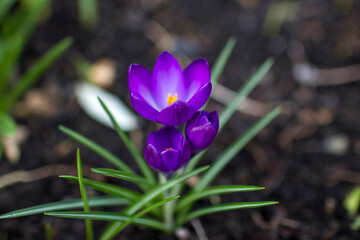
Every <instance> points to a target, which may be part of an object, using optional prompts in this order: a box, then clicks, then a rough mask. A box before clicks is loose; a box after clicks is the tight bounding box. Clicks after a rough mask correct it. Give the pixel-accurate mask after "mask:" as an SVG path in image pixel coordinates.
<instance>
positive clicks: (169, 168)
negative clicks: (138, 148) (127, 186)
mask: <svg viewBox="0 0 360 240" xmlns="http://www.w3.org/2000/svg"><path fill="white" fill-rule="evenodd" d="M190 154H191V146H190V143H189V142H188V141H187V140H186V139H185V138H184V137H183V135H182V134H181V132H179V131H178V130H177V129H176V128H174V127H170V126H167V127H163V128H161V129H160V130H158V131H156V132H151V133H150V135H149V138H148V141H147V145H146V147H145V150H144V155H145V159H146V161H147V162H148V163H149V165H150V166H151V167H152V168H154V169H156V170H158V171H161V172H164V173H167V172H174V171H176V170H177V169H179V168H181V167H182V166H184V165H185V164H186V163H187V162H188V161H189V159H190Z"/></svg>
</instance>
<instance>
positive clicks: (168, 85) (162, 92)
mask: <svg viewBox="0 0 360 240" xmlns="http://www.w3.org/2000/svg"><path fill="white" fill-rule="evenodd" d="M128 84H129V89H130V101H131V103H132V105H133V107H134V108H135V110H136V111H137V112H138V113H139V114H140V115H141V116H143V117H144V118H146V119H148V120H151V121H154V122H158V123H161V124H163V125H165V126H164V127H163V128H161V129H160V130H158V131H157V132H152V133H150V135H149V138H148V141H147V146H146V147H145V150H144V155H145V159H146V160H147V162H148V163H149V165H150V166H151V167H152V168H154V169H156V170H158V171H161V172H174V171H176V170H177V169H179V168H181V167H183V166H185V165H186V163H187V162H188V161H189V159H190V156H191V151H192V150H196V151H198V150H203V149H205V148H207V147H208V146H209V145H210V144H211V142H212V141H213V140H214V138H215V136H216V134H217V132H218V128H219V118H218V115H217V113H216V112H211V113H208V112H206V111H198V110H199V109H200V108H201V107H202V106H203V105H204V104H205V103H206V102H207V100H208V98H209V96H210V93H211V88H212V86H211V81H210V69H209V65H208V63H207V61H206V60H205V59H204V58H201V59H198V60H196V61H194V62H192V63H191V64H190V65H189V66H188V67H187V68H186V69H185V70H184V71H183V70H182V68H181V66H180V64H179V63H178V61H177V60H176V59H175V58H174V57H173V56H172V55H171V54H170V53H168V52H163V53H162V54H160V56H159V57H158V59H157V61H156V63H155V67H154V70H153V72H152V73H151V72H150V71H149V70H148V69H147V68H145V67H143V66H141V65H138V64H131V65H130V68H129V72H128ZM183 123H186V128H185V137H184V136H183V135H182V133H181V132H180V131H179V130H177V129H176V128H175V126H178V125H181V124H183Z"/></svg>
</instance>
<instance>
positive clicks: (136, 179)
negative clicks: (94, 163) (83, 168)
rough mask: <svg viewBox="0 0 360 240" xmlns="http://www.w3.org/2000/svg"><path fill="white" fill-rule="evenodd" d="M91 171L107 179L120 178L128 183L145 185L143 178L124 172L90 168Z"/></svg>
mask: <svg viewBox="0 0 360 240" xmlns="http://www.w3.org/2000/svg"><path fill="white" fill-rule="evenodd" d="M91 171H93V172H94V173H98V174H101V175H104V176H108V177H115V178H120V179H123V180H126V181H129V182H134V183H138V184H147V182H146V181H145V180H144V178H142V177H139V176H137V175H135V174H133V173H129V172H125V171H119V170H115V169H110V168H92V169H91Z"/></svg>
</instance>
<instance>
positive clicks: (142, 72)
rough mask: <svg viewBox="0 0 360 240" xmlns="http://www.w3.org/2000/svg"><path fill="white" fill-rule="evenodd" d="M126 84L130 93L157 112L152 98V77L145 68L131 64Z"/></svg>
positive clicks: (156, 106)
mask: <svg viewBox="0 0 360 240" xmlns="http://www.w3.org/2000/svg"><path fill="white" fill-rule="evenodd" d="M128 84H129V89H130V92H135V93H137V94H139V95H141V97H142V98H143V99H144V100H145V101H146V102H148V103H149V104H150V105H151V106H152V107H153V108H155V109H157V110H159V107H158V105H157V103H156V102H155V100H154V96H153V88H152V75H151V72H150V71H149V70H148V69H147V68H145V67H143V66H141V65H138V64H131V65H130V67H129V71H128Z"/></svg>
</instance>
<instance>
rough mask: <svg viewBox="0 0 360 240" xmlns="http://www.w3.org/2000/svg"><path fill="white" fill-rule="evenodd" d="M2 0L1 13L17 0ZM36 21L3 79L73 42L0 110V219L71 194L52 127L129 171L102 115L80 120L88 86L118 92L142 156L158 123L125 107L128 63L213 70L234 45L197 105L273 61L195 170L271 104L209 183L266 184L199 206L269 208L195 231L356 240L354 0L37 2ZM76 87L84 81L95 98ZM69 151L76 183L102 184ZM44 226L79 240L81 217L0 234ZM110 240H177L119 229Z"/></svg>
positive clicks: (359, 114)
mask: <svg viewBox="0 0 360 240" xmlns="http://www.w3.org/2000/svg"><path fill="white" fill-rule="evenodd" d="M2 1H4V0H2ZM42 1H43V0H42ZM12 2H15V3H14V4H13V5H11V7H10V10H9V12H8V13H7V14H9V16H11V15H12V14H13V15H14V14H15V13H16V12H17V9H18V8H21V3H19V2H26V0H23V1H12ZM37 16H39V19H38V20H37V21H36V25H35V27H34V30H33V31H32V33H31V34H29V38H28V41H27V43H26V44H24V47H23V49H22V53H21V55H20V57H19V59H18V64H17V67H16V68H14V71H13V72H14V73H13V74H12V75H10V76H14V75H19V74H21V73H23V72H25V70H26V69H28V68H29V67H30V66H32V64H33V63H34V62H35V61H36V60H37V59H39V58H40V56H42V55H43V54H44V53H45V52H46V51H47V50H48V49H50V48H51V47H52V46H54V45H55V44H56V43H57V42H59V41H60V40H62V39H63V38H65V37H67V36H71V37H72V38H73V43H72V45H71V46H70V47H69V49H68V50H67V51H65V52H64V54H63V55H62V56H61V57H59V58H58V59H57V60H56V61H55V62H54V63H53V64H52V65H51V67H49V68H48V69H47V71H46V72H45V73H44V74H42V76H41V77H39V81H37V83H36V84H34V85H33V86H32V87H31V88H29V89H28V90H27V91H25V92H24V94H23V95H22V96H21V97H20V98H19V99H18V101H17V102H16V104H14V105H13V107H12V108H11V111H10V114H11V116H12V117H13V118H14V119H15V121H16V123H17V125H18V127H17V132H16V136H15V138H13V139H5V137H4V138H3V139H2V141H3V146H4V151H3V152H4V153H3V157H2V159H1V161H0V213H5V212H8V211H12V210H16V209H19V208H24V207H28V206H32V205H36V204H40V203H46V202H50V201H58V200H64V199H71V198H75V197H79V196H80V193H79V190H78V187H77V186H76V185H73V184H70V183H68V182H67V181H65V180H63V179H59V178H58V177H57V175H60V174H75V173H76V164H75V163H76V159H75V157H76V156H75V151H76V147H78V146H79V144H78V143H75V142H73V141H71V140H70V139H69V138H68V137H67V136H65V135H64V134H63V133H61V132H60V131H59V130H58V126H59V125H64V126H66V127H69V128H71V129H74V130H76V131H78V132H79V133H81V134H84V135H85V136H87V137H89V138H90V139H92V140H94V141H95V142H97V143H99V144H101V145H102V146H104V147H106V149H109V150H110V151H111V152H112V153H114V154H115V155H117V156H119V157H121V158H122V159H124V160H126V161H127V162H128V163H129V165H131V166H135V164H134V163H132V161H133V160H132V158H131V156H130V154H129V153H128V151H127V149H126V148H125V146H124V145H123V143H122V142H121V140H120V139H119V138H118V136H117V134H116V132H115V131H113V130H111V129H110V128H108V127H107V126H106V123H101V122H102V120H101V116H98V115H96V113H89V110H88V107H89V106H88V105H89V104H88V105H87V104H86V103H87V102H89V101H90V100H89V101H88V100H87V99H88V97H89V94H90V96H94V97H95V95H94V94H96V93H98V91H99V88H100V89H103V90H105V91H106V92H105V94H109V93H110V94H112V95H113V96H116V97H117V98H118V101H120V103H119V104H120V105H121V106H122V107H123V111H121V114H120V115H123V116H124V115H125V116H127V117H128V118H127V121H125V123H124V124H126V122H129V121H131V122H134V124H133V125H130V126H127V128H128V131H129V134H130V137H131V138H132V140H133V141H134V142H135V144H136V145H137V147H138V148H139V149H142V148H143V146H144V143H145V141H146V136H147V135H148V134H149V132H150V131H154V130H155V129H157V127H158V126H156V125H155V124H153V123H150V122H148V121H145V120H141V119H140V117H139V116H138V115H137V114H136V113H135V112H134V111H133V110H132V107H131V104H130V101H129V91H128V88H127V70H128V67H129V65H130V64H131V63H138V64H141V65H144V66H146V67H148V69H152V68H153V65H154V63H155V60H156V58H157V56H158V55H159V54H160V53H161V52H162V51H165V50H167V51H169V52H171V53H172V54H174V56H176V58H177V59H179V61H180V62H181V65H182V67H183V68H185V67H186V66H187V64H189V63H190V62H191V61H193V60H195V59H197V58H200V57H205V58H206V59H207V61H208V62H209V64H210V66H212V65H213V64H214V61H215V60H216V57H217V56H218V55H219V53H220V51H221V50H222V48H223V47H224V45H225V44H226V42H227V41H228V40H229V38H230V37H233V38H235V39H236V40H237V42H236V45H235V48H234V51H233V53H232V55H231V57H230V59H229V62H228V64H227V66H226V67H225V70H224V72H223V74H222V75H221V77H220V80H219V84H218V86H217V87H215V89H214V91H213V95H212V100H211V102H210V105H209V109H210V110H217V111H219V112H221V110H222V108H223V106H224V105H225V104H227V103H229V101H231V98H232V96H233V94H234V92H236V91H237V90H238V89H240V87H241V86H242V84H243V83H244V82H245V81H246V79H247V78H248V77H250V76H251V75H252V74H253V73H254V72H255V71H256V69H257V68H258V67H259V66H260V65H261V64H262V63H263V62H264V61H265V60H266V59H267V58H269V57H273V58H274V60H275V64H274V66H273V67H272V69H271V70H270V72H269V73H268V74H267V75H266V77H265V78H264V80H263V81H262V82H261V84H260V85H259V86H258V87H257V88H256V89H255V91H254V92H253V93H252V94H251V95H250V97H249V98H248V99H247V100H246V101H245V102H244V103H243V104H242V105H241V106H239V111H238V113H236V114H235V115H234V117H233V118H232V119H231V120H230V122H229V123H228V125H227V127H226V128H225V129H224V130H223V132H222V133H221V134H220V135H219V136H218V138H217V142H216V144H214V145H213V147H212V149H211V150H210V151H209V152H208V154H207V155H206V157H205V158H204V159H203V161H202V164H204V165H205V164H211V162H212V160H213V159H214V157H215V156H217V155H218V154H220V153H221V151H222V150H223V149H224V148H225V147H226V146H227V145H229V144H230V143H231V142H232V141H233V140H234V139H236V138H237V137H238V136H239V135H241V134H242V133H243V132H244V131H245V130H246V129H247V128H248V127H249V126H251V124H253V123H254V122H255V121H256V120H257V119H258V118H259V117H261V116H263V115H265V114H266V113H267V112H268V111H269V110H270V109H272V108H273V107H274V106H281V107H282V109H283V112H282V114H281V115H280V117H278V118H277V119H275V120H274V121H273V122H272V123H271V124H270V125H269V126H268V127H267V128H266V129H265V130H263V131H262V132H261V133H260V134H259V135H258V136H257V137H256V138H255V139H254V140H252V141H251V142H250V143H249V144H248V145H247V146H246V147H245V149H244V150H243V151H241V152H240V153H239V154H238V155H237V157H236V158H235V159H234V160H233V161H232V162H231V163H230V165H229V166H228V167H227V168H226V169H225V170H224V171H223V173H222V174H221V175H220V176H219V177H218V178H217V180H216V181H215V183H214V184H242V185H258V186H264V187H265V188H266V189H265V190H263V191H260V192H254V193H253V192H251V193H245V194H244V193H239V194H231V195H225V196H222V197H221V198H220V197H213V198H210V199H209V200H207V201H208V202H210V204H216V203H219V202H228V201H263V200H264V201H265V200H275V201H279V202H280V203H279V205H277V206H271V207H265V208H260V209H252V210H251V209H250V210H244V211H233V212H224V213H218V214H213V215H209V216H204V217H202V218H201V223H202V225H203V227H204V230H205V233H206V235H207V236H208V238H209V239H216V240H218V239H358V238H359V237H360V233H359V232H358V230H357V229H358V228H359V227H360V224H359V222H360V220H358V218H357V216H356V215H357V212H358V206H359V203H360V190H359V189H358V188H357V186H358V185H359V184H360V163H359V160H360V156H359V155H360V124H359V123H360V120H359V119H360V83H359V80H360V2H359V1H355V0H331V1H326V0H317V1H314V0H307V1H305V0H304V1H295V0H293V1H291V0H288V1H285V0H284V1H262V0H224V1H216V0H206V1H205V0H198V1H190V0H182V1H180V0H177V1H170V0H131V1H130V0H123V1H120V0H118V1H110V0H101V1H100V0H99V1H96V0H78V1H70V0H62V1H61V0H53V1H46V4H45V5H44V7H43V8H42V9H41V10H39V11H38V14H37ZM8 18H9V17H8ZM1 19H2V18H1V11H0V25H1V26H2V33H4V32H5V33H6V32H7V29H9V26H11V25H7V24H9V22H10V21H5V20H3V21H2V20H1ZM3 19H6V18H3ZM0 44H2V42H1V41H0ZM0 68H1V66H0ZM85 81H87V82H88V83H91V84H92V86H96V90H94V91H95V93H94V92H92V91H90V90H89V89H88V88H86V86H87V85H86V84H85ZM89 91H90V92H89ZM90 108H91V105H90ZM94 118H95V119H96V120H97V121H94ZM129 119H130V120H129ZM99 121H100V122H99ZM80 147H81V153H82V159H83V160H82V161H83V164H84V171H85V176H87V177H88V178H94V179H98V180H108V181H109V179H101V177H100V179H99V176H98V175H94V174H93V173H91V172H90V171H89V169H90V168H91V167H111V165H110V164H109V163H107V162H105V161H103V160H102V159H101V157H99V156H97V155H95V154H93V153H92V151H91V150H89V149H87V148H86V147H82V146H80ZM89 194H93V195H94V194H96V193H93V192H90V193H89ZM208 202H205V201H204V204H205V203H206V204H208ZM199 206H201V202H200V203H199ZM46 226H51V229H52V231H53V233H54V235H55V237H56V239H76V238H78V239H84V237H85V226H84V222H83V221H80V220H64V219H57V218H50V217H46V216H41V215H38V216H31V217H23V218H16V219H9V220H1V221H0V239H1V240H2V239H45V228H46ZM104 226H105V224H104V223H101V222H97V223H96V225H95V229H96V228H97V227H98V229H99V231H98V233H100V230H101V229H102V228H103V227H104ZM185 227H186V229H187V230H188V232H189V234H188V238H187V239H197V237H196V234H195V231H194V229H193V228H192V226H191V225H186V226H185ZM98 233H97V234H98ZM118 239H176V237H175V236H167V235H165V234H162V233H158V232H155V231H153V230H149V229H142V228H138V227H134V226H131V227H128V228H127V229H126V230H125V231H123V232H122V233H121V234H120V235H119V238H118Z"/></svg>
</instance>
